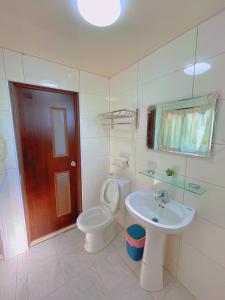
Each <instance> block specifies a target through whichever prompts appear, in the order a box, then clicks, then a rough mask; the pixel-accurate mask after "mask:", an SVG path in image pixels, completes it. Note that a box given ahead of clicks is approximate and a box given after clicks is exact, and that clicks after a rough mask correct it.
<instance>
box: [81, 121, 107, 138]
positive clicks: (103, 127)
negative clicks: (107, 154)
mask: <svg viewBox="0 0 225 300" xmlns="http://www.w3.org/2000/svg"><path fill="white" fill-rule="evenodd" d="M80 131H81V137H82V138H102V137H109V133H110V125H109V124H107V123H106V122H103V121H102V120H99V117H98V115H82V116H81V117H80Z"/></svg>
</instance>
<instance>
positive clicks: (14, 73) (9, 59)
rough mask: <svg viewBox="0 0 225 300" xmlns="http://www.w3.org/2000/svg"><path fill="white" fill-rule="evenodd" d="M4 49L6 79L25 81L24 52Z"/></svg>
mask: <svg viewBox="0 0 225 300" xmlns="http://www.w3.org/2000/svg"><path fill="white" fill-rule="evenodd" d="M3 51H4V61H5V72H6V79H7V80H13V81H20V82H24V74H23V59H22V54H21V53H19V52H15V51H11V50H7V49H4V50H3Z"/></svg>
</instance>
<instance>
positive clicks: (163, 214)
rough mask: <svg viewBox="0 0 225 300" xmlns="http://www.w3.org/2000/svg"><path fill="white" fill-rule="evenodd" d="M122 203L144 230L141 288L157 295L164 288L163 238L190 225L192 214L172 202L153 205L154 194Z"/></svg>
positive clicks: (131, 197) (130, 197)
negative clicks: (156, 292)
mask: <svg viewBox="0 0 225 300" xmlns="http://www.w3.org/2000/svg"><path fill="white" fill-rule="evenodd" d="M157 200H158V199H157ZM125 203H126V207H127V209H128V211H129V213H130V214H131V215H132V216H133V217H134V219H135V220H136V221H137V223H139V224H141V225H142V226H143V227H145V229H146V240H145V248H144V254H143V260H142V265H141V273H140V284H141V287H142V288H144V289H146V290H148V291H158V290H160V289H162V288H163V262H164V249H165V240H166V235H167V234H176V233H180V232H182V231H184V230H185V229H186V228H187V227H188V226H189V225H190V224H191V222H192V220H193V218H194V215H195V210H194V209H193V208H190V207H188V206H186V205H183V204H181V203H180V202H177V201H173V200H171V199H169V201H168V202H167V203H163V202H162V201H156V197H155V194H154V193H153V192H142V191H138V192H134V193H132V194H130V195H128V196H127V198H126V201H125Z"/></svg>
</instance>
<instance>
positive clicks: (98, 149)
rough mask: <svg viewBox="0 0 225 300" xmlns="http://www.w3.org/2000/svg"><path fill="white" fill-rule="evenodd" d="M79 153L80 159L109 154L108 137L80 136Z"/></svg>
mask: <svg viewBox="0 0 225 300" xmlns="http://www.w3.org/2000/svg"><path fill="white" fill-rule="evenodd" d="M81 155H82V159H86V158H96V157H103V156H107V155H109V139H108V138H82V139H81Z"/></svg>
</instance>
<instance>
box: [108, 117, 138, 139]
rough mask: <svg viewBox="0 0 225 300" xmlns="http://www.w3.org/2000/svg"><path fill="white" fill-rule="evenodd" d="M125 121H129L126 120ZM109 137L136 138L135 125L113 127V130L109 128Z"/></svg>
mask: <svg viewBox="0 0 225 300" xmlns="http://www.w3.org/2000/svg"><path fill="white" fill-rule="evenodd" d="M127 121H130V120H129V119H127ZM132 121H133V120H132ZM110 136H111V137H115V138H130V139H132V138H135V137H136V128H135V125H134V124H131V125H130V124H128V125H119V124H118V125H114V127H113V128H110Z"/></svg>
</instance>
